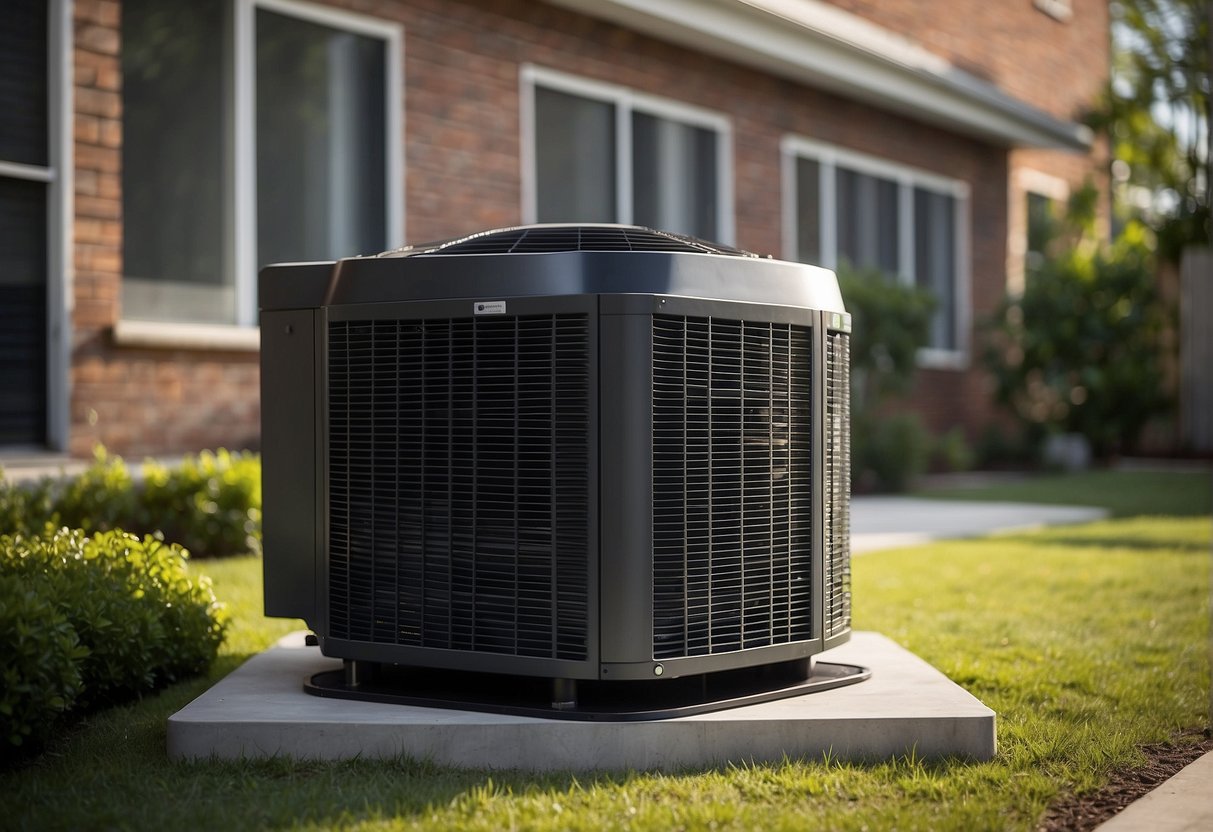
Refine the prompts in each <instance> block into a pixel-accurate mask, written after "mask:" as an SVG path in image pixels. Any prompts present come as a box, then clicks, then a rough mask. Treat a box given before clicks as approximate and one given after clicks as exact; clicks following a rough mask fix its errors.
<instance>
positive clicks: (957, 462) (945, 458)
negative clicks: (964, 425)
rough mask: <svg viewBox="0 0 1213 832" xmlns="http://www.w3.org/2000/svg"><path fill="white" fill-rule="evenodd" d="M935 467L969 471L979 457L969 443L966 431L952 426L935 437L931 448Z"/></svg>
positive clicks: (945, 469) (946, 469)
mask: <svg viewBox="0 0 1213 832" xmlns="http://www.w3.org/2000/svg"><path fill="white" fill-rule="evenodd" d="M931 457H932V460H933V465H932V468H933V469H938V470H943V471H968V470H969V469H970V468H972V467H973V464H974V462H975V461H976V459H977V453H976V452H975V451H974V450H973V447H972V446H971V445H970V444H969V440H968V439H967V438H966V437H965V434H964V431H963V430H961V429H960V428H952V429H951V430H949V431H944V432H943V433H942V434H940V435H939V436H936V437H935V441H934V446H933V447H932V449H931Z"/></svg>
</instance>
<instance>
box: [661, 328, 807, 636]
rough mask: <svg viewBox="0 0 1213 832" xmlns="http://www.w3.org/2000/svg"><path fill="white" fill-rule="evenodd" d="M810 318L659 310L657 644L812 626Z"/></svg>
mask: <svg viewBox="0 0 1213 832" xmlns="http://www.w3.org/2000/svg"><path fill="white" fill-rule="evenodd" d="M811 336H812V331H811V330H810V329H809V328H807V327H801V326H793V325H788V324H778V323H765V322H751V321H736V320H725V319H720V318H697V317H680V316H671V315H657V316H654V320H653V655H654V657H655V658H675V657H678V656H702V655H712V654H716V653H723V652H728V651H734V650H741V649H745V648H751V647H764V646H768V645H774V644H786V643H789V642H795V641H801V640H805V639H808V638H810V636H811V624H812V616H811V612H812V603H811V597H810V589H811V586H810V572H811V550H812V541H811V535H810V532H811V525H810V515H811V512H812V505H811V492H812V488H811V486H812V456H811V448H810V446H811V412H812V387H811V384H812V372H811V358H812V353H811V349H812V348H811Z"/></svg>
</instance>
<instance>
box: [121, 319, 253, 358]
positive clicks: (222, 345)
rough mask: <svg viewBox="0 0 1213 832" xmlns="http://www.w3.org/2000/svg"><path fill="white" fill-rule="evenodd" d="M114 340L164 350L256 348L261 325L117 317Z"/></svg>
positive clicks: (231, 350)
mask: <svg viewBox="0 0 1213 832" xmlns="http://www.w3.org/2000/svg"><path fill="white" fill-rule="evenodd" d="M114 343H115V344H117V345H118V346H120V347H145V348H150V349H165V350H212V351H222V352H257V351H258V350H260V349H261V329H260V328H259V327H255V326H232V325H228V324H185V323H172V322H168V321H118V323H116V324H114Z"/></svg>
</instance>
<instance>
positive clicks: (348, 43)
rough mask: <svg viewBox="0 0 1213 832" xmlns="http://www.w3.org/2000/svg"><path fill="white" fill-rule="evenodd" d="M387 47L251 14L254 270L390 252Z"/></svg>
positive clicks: (260, 13)
mask: <svg viewBox="0 0 1213 832" xmlns="http://www.w3.org/2000/svg"><path fill="white" fill-rule="evenodd" d="M386 52H387V50H386V45H385V44H384V42H383V41H382V40H379V39H377V38H371V37H367V36H364V35H357V34H353V33H351V32H344V31H341V30H338V29H332V28H329V27H327V26H321V25H319V24H316V23H310V22H308V21H303V20H297V19H295V18H292V17H287V16H284V15H280V14H276V13H273V12H267V11H264V10H259V11H258V12H257V263H258V266H259V267H260V266H262V265H265V264H267V263H277V262H282V261H290V260H295V261H298V260H326V259H332V258H337V257H348V256H351V255H356V254H373V253H376V252H379V251H382V250H383V249H384V247H385V246H386V244H387V216H386V196H385V195H386V187H387V182H386V176H385V172H386V168H387V154H386V135H385V130H386V114H385V112H384V111H385V106H386V89H385V84H386V77H385V73H386V60H387V56H386Z"/></svg>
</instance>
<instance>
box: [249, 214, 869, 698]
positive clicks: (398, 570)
mask: <svg viewBox="0 0 1213 832" xmlns="http://www.w3.org/2000/svg"><path fill="white" fill-rule="evenodd" d="M260 301H261V337H262V350H261V360H262V382H261V383H262V459H263V516H264V569H265V608H266V614H267V615H271V616H285V617H292V618H302V619H304V620H305V621H306V622H307V624H308V626H309V627H310V628H311V629H312V630H313V631H314V632H315V634H316V637H317V641H318V643H319V645H320V648H321V651H322V652H323V653H324V654H325V655H326V656H331V657H337V658H340V659H343V660H345V673H344V676H342V677H341V678H340V679H338V680H336V681H334V680H332V679H329V680H328V681H327V682H326V681H325V680H315V681H314V682H313V685H312V686H313V687H314V688H317V689H316V690H315V692H320V693H326V692H327V693H328V694H331V695H356V696H360V697H364V698H391V696H392V694H391V693H390V691H388V689H387V686H388V682H387V681H386V680H387V679H388V677H392V674H393V673H396V674H397V675H399V673H398V670H397V669H400V668H403V669H409V670H408V672H407V673H405V677H407V679H408V680H411V682H412V683H419V680H421V679H422V677H423V676H424V677H425V678H427V679H430V680H431V681H430V682H429V683H428V684H430V685H431V688H427V690H432V689H433V686H434V685H437V686H438V687H442V686H443V685H450V684H457V683H456V682H455V681H452V680H456V679H460V678H462V679H464V680H465V682H466V679H467V678H468V677H467V674H485V673H492V674H507V675H508V676H509V677H510V678H511V679H513V680H515V681H517V680H527V679H530V680H532V681H533V682H534V683H535V684H548V685H550V688H544V692H545V694H546V692H547V691H549V690H550V691H552V694H551V696H549V697H548V699H549V700H550V702H545V703H544V706H545V707H554V708H556V709H557V710H567V711H568V712H569V713H570V714H571V715H577V714H581V716H582V717H583V718H593V713H597V712H601V713H606V712H609V711H611V708H610V707H606V706H604V707H603V708H599V709H597V711H595V709H593V708H590V709H589V710H588V711H587V710H585V709H583V708H581V707H580V705H579V704H578V705H575V704H574V703H577V702H578V697H577V691H578V688H579V687H580V690H581V691H582V692H583V693H585V692H587V691H589V690H591V689H594V690H599V691H601V690H605V689H609V688H611V683H615V682H640V681H646V682H650V683H651V684H650V685H647V686H644V685H635V684H632V685H616V686H615V689H624V688H626V689H627V690H629V691H632V692H635V691H637V690H645V691H650V692H651V691H654V690H659V689H660V690H668V691H675V690H680V689H681V688H679V685H680V684H681V685H682V687H683V688H686V689H688V690H689V689H691V688H695V689H697V690H698V689H706V688H707V687H708V685H707V683H706V681H705V680H709V679H727V680H731V681H729V682H727V683H722V684H723V688H722V689H724V688H727V689H728V690H730V691H734V692H735V691H736V690H738V689H740V688H737V687H736V685H737V684H740V685H741V687H742V688H745V687H746V685H747V684H749V682H746V681H744V680H754V679H758V678H760V677H764V676H772V678H774V677H777V676H779V674H778V673H774V674H772V671H775V670H779V671H790V672H791V673H792V675H793V676H794V677H797V679H795V680H794V682H795V684H793V685H791V687H795V685H796V684H802V683H804V684H811V683H813V680H814V678H816V684H818V685H819V686H833V685H836V684H840V683H843V682H844V681H855V680H857V679H859V678H863V675H864V672H863V671H861V670H860V669H857V668H854V669H852V670H853V671H854V672H842V671H838V670H837V669H836V668H835V669H833V670H830V669H823V671H822V672H819V673H816V674H813V673H811V670H812V668H813V664H812V663H811V661H810V659H811V657H813V656H814V655H816V654H817V653H820V652H822V651H824V650H827V649H829V648H830V647H833V646H835V645H838V644H840V643H842V642H845V641H846V640H847V639H848V638H849V634H850V603H851V596H850V529H849V516H850V482H849V462H850V460H849V455H850V454H849V443H850V417H849V399H850V395H849V340H850V335H849V333H850V317H849V316H848V315H847V313H846V310H845V309H844V307H843V303H842V298H841V296H840V294H839V291H838V284H837V281H836V280H835V277H834V275H833V274H832V273H831V272H829V271H827V270H824V269H819V268H815V267H812V266H807V265H802V264H798V263H789V262H783V261H779V260H773V259H770V258H761V257H757V256H755V255H752V254H749V253H746V252H742V251H738V250H735V249H730V248H726V247H722V246H718V245H713V244H709V243H705V242H703V241H700V240H695V239H692V238H687V237H682V236H679V235H674V234H668V233H664V232H657V231H653V230H650V229H644V228H638V227H633V226H616V225H536V226H523V227H518V228H509V229H502V230H497V231H490V232H485V233H482V234H476V235H472V236H469V237H464V238H460V239H457V240H452V241H447V242H443V243H438V244H433V245H428V246H417V247H408V248H405V249H401V250H398V251H392V252H387V253H385V254H383V255H379V256H376V257H362V258H350V259H345V260H341V261H338V262H336V263H331V262H330V263H304V264H285V265H275V266H269V267H267V268H265V269H264V270H263V271H262V273H261V277H260ZM818 664H821V665H824V663H818ZM418 668H428V669H431V670H430V671H427V672H426V673H424V674H423V673H419V672H418V671H417V670H416V669H418ZM377 670H382V671H383V672H382V673H381V674H380V675H379V676H378V679H376V678H375V671H377ZM472 678H477V679H480V680H481V683H480V685H479V687H480V688H481V689H492V688H495V687H501V685H498V684H485V683H484V682H483V679H484V678H485V677H483V676H475V677H472ZM434 679H437V680H439V681H437V682H434V681H433V680H434ZM549 680H553V681H549ZM679 680H682V681H681V682H680V681H679ZM739 680H740V681H739ZM735 683H736V684H735ZM730 685H732V687H730ZM595 686H597V687H595ZM405 687H406V688H407V687H408V683H407V682H406V683H405ZM473 687H475V684H473ZM516 687H519V688H522V687H526V685H522V684H520V685H518V686H516ZM767 688H768V689H775V688H777V689H779V690H784V689H790V687H789V685H788V684H787V683H786V681H776V682H774V683H772V684H771V685H767ZM594 695H599V694H594ZM629 695H633V694H629ZM649 695H650V694H648V693H645V694H640V696H641V698H642V699H643V698H644V697H646V696H649ZM688 695H690V694H688ZM763 695H766V696H767V698H770V695H769V690H768V694H763ZM784 695H787V694H784ZM426 696H427V697H428V696H429V694H426ZM435 696H436V697H437V699H441V698H442V697H441V695H439V694H435ZM461 696H462V695H461ZM679 696H682V694H679ZM676 698H677V697H676ZM691 698H692V699H694V698H695V697H694V696H692V697H691ZM717 698H719V697H717ZM726 698H728V697H727V696H726ZM734 698H735V697H734ZM466 699H467V697H466V696H462V699H461V700H460V701H461V702H462V704H463V705H468V703H467V702H466V701H464V700H466ZM689 701H690V700H688V699H685V698H683V699H678V702H680V703H682V704H680V705H677V706H671V708H670V712H671V713H673V712H677V713H683V712H686V708H687V707H690V706H688V705H687V702H689ZM437 704H442V703H441V702H437ZM516 705H517V703H515V704H514V705H510V706H501V705H500V703H499V704H498V705H497V706H494V705H491V704H490V705H488V706H487V707H489V708H490V709H497V708H498V707H500V708H501V709H509V708H510V707H515V706H516ZM468 706H473V707H474V706H475V704H474V703H473V704H472V705H468ZM520 707H521V706H520ZM526 707H529V706H526ZM526 707H522V709H523V710H526ZM629 707H630V706H629ZM693 707H698V708H699V709H707V707H708V706H706V705H703V704H702V703H700V704H699V705H694V706H693ZM515 709H517V708H515ZM541 710H542V708H541ZM616 710H618V709H616ZM623 710H627V708H624V709H623ZM629 712H634V713H641V714H647V715H650V716H651V715H662V714H661V713H659V712H662V708H661V707H648V706H640V707H638V708H636V707H632V708H631V710H630V711H629ZM587 714H589V715H588V716H587Z"/></svg>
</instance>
